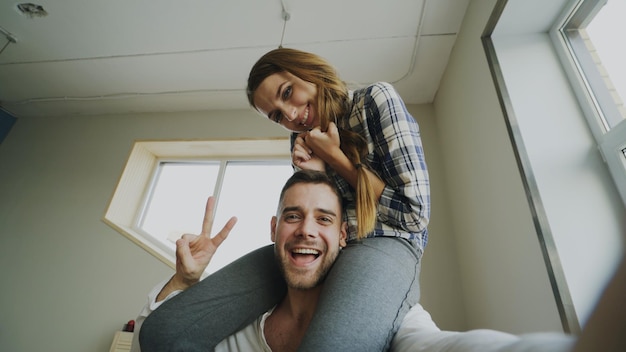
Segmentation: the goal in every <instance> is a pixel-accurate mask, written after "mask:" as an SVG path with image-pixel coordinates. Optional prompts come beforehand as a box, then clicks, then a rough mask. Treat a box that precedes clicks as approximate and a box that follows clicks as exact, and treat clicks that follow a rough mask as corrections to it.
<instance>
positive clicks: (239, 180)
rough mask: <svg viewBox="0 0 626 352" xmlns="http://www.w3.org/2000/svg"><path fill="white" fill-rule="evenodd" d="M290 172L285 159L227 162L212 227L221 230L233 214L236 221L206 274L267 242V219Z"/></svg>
mask: <svg viewBox="0 0 626 352" xmlns="http://www.w3.org/2000/svg"><path fill="white" fill-rule="evenodd" d="M292 174H293V168H292V167H291V164H290V163H289V162H281V163H278V162H276V163H272V164H270V165H268V164H267V163H253V162H229V163H228V166H227V167H226V172H225V174H224V182H223V184H222V189H221V192H220V197H219V204H218V207H217V209H216V214H215V222H214V224H213V229H214V231H217V230H219V229H221V228H222V226H223V225H224V224H225V223H226V221H228V219H230V217H231V216H237V224H236V225H235V228H234V229H233V231H231V233H230V235H229V236H228V239H226V241H224V243H222V245H221V246H220V249H219V251H218V252H217V253H216V254H215V256H214V257H213V259H212V261H211V264H210V265H209V267H208V268H207V271H208V272H209V273H210V272H213V271H215V270H216V269H218V268H221V267H222V266H224V265H226V264H228V263H230V262H231V261H232V260H233V259H235V258H238V257H240V256H241V255H243V254H245V253H248V252H250V251H252V250H254V249H257V248H259V247H261V246H264V245H267V244H270V243H271V240H270V220H271V218H272V216H273V215H275V214H276V208H277V207H278V197H279V195H280V190H281V189H282V187H283V185H284V184H285V181H287V179H288V178H289V177H290V176H291V175H292Z"/></svg>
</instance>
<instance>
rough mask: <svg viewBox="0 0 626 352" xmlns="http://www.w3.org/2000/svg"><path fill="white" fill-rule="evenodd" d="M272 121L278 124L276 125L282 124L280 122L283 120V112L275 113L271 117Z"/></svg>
mask: <svg viewBox="0 0 626 352" xmlns="http://www.w3.org/2000/svg"><path fill="white" fill-rule="evenodd" d="M270 120H272V121H274V122H276V123H280V121H282V120H283V113H282V112H280V111H279V112H275V113H273V114H272V115H271V116H270Z"/></svg>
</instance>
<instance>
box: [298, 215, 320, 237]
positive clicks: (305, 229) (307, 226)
mask: <svg viewBox="0 0 626 352" xmlns="http://www.w3.org/2000/svg"><path fill="white" fill-rule="evenodd" d="M299 235H300V236H302V237H315V236H316V235H317V226H316V222H315V219H309V218H305V219H304V220H303V221H302V223H301V225H300V231H299Z"/></svg>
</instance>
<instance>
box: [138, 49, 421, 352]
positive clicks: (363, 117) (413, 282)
mask: <svg viewBox="0 0 626 352" xmlns="http://www.w3.org/2000/svg"><path fill="white" fill-rule="evenodd" d="M247 95H248V99H249V102H250V104H251V105H252V107H253V108H255V109H256V110H257V111H259V112H260V113H261V114H262V115H264V116H267V117H268V118H269V119H270V120H271V121H274V122H276V123H279V124H280V125H282V126H283V127H285V128H286V129H288V130H290V131H292V132H293V134H292V160H293V163H294V165H295V167H296V168H303V169H317V170H325V171H326V172H327V173H328V174H329V175H331V177H332V178H333V179H334V181H335V182H336V183H337V185H338V187H339V189H340V190H341V192H342V196H343V198H344V200H345V202H346V205H345V209H346V214H345V217H346V220H347V221H348V234H349V244H348V246H347V247H346V248H344V249H343V250H342V253H341V255H340V256H339V258H338V260H337V262H336V263H335V265H334V266H333V269H332V270H331V272H330V274H329V276H328V277H327V278H326V281H325V283H324V288H323V292H322V295H321V298H320V301H319V303H318V308H317V311H316V315H315V317H314V318H313V321H312V322H311V324H310V325H309V328H308V330H307V335H306V336H305V338H304V339H303V342H302V344H301V346H300V349H299V350H301V351H382V350H387V349H389V347H390V344H391V340H392V338H393V335H394V334H395V332H396V331H397V330H398V328H399V326H400V323H401V322H402V319H403V317H404V315H405V314H406V313H407V312H408V310H409V309H410V308H411V306H413V305H414V304H416V303H417V302H418V301H419V271H420V260H421V256H422V253H423V251H424V247H425V246H426V242H427V239H428V237H427V229H426V226H427V224H428V218H429V213H430V191H429V180H428V172H427V169H426V163H425V160H424V153H423V149H422V144H421V139H420V136H419V128H418V125H417V123H416V122H415V120H414V119H413V117H412V116H411V115H410V114H409V113H408V111H407V110H406V107H405V105H404V103H403V101H402V99H401V98H400V97H399V95H398V94H397V93H396V92H395V90H394V89H393V87H392V86H391V85H390V84H388V83H376V84H372V85H370V86H367V87H365V88H362V89H358V90H354V91H349V90H348V88H347V86H346V85H345V83H344V82H343V81H342V80H341V79H340V78H339V76H338V74H337V73H336V72H335V70H334V68H333V67H332V66H331V65H330V64H329V63H328V62H327V61H325V60H324V59H323V58H321V57H319V56H317V55H315V54H311V53H307V52H303V51H299V50H294V49H288V48H278V49H275V50H272V51H270V52H268V53H266V54H265V55H264V56H262V57H261V58H260V59H259V60H258V61H257V63H256V64H255V65H254V66H253V67H252V69H251V72H250V76H249V78H248V87H247ZM252 269H254V270H255V272H254V273H250V272H249V270H252ZM242 272H244V273H245V274H242ZM284 285H285V284H284V282H282V280H281V279H280V275H278V273H277V269H276V267H275V264H274V258H273V248H272V247H271V246H268V247H265V248H262V249H260V250H257V251H255V252H253V253H251V254H249V255H247V256H244V257H242V258H240V259H239V260H237V261H235V262H234V263H233V264H231V265H229V266H227V267H225V268H224V269H222V270H220V271H219V272H217V273H215V274H213V275H211V276H209V277H208V278H206V279H205V280H203V281H202V282H200V283H198V284H196V285H193V286H192V287H190V288H189V289H188V290H187V291H186V292H185V294H184V295H179V296H177V297H175V298H174V299H171V300H170V301H168V302H166V303H165V304H163V305H162V306H161V308H159V309H157V310H156V311H154V312H153V313H152V314H151V315H150V316H149V317H148V319H147V320H146V322H145V323H144V326H143V327H142V337H141V340H142V349H144V350H147V349H145V348H144V342H146V343H148V340H152V341H151V342H150V351H152V350H156V349H155V348H158V347H159V346H164V345H168V344H170V343H171V340H176V339H178V342H177V345H178V346H183V347H184V348H187V350H190V349H191V350H193V349H192V348H191V347H190V346H192V345H193V346H200V345H198V343H201V344H202V346H201V347H198V350H206V349H211V348H212V347H213V346H215V345H216V344H217V343H219V341H221V340H222V339H223V338H225V337H226V336H228V335H230V334H232V333H234V332H236V331H237V330H238V329H241V328H243V327H244V326H246V325H247V324H248V323H250V322H251V321H252V320H254V319H256V317H257V316H259V315H260V314H262V313H264V312H265V311H267V310H268V309H270V308H271V307H273V306H274V305H275V304H276V303H277V302H278V301H279V300H280V299H281V297H282V294H283V292H284V290H285V288H284ZM220 298H221V300H220ZM220 302H221V303H220ZM225 302H228V303H225ZM226 304H228V305H226ZM181 320H183V321H181ZM146 328H148V329H149V330H150V331H151V332H149V333H148V332H146V331H145V330H146ZM181 334H182V335H181ZM181 336H182V337H181ZM181 340H185V341H186V342H180V341H181ZM189 341H193V342H189ZM200 341H201V342H200ZM181 348H182V347H181Z"/></svg>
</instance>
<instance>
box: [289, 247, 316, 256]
mask: <svg viewBox="0 0 626 352" xmlns="http://www.w3.org/2000/svg"><path fill="white" fill-rule="evenodd" d="M292 252H293V253H294V254H313V255H319V254H320V252H319V251H317V250H315V249H309V248H296V249H294V250H293V251H292Z"/></svg>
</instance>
